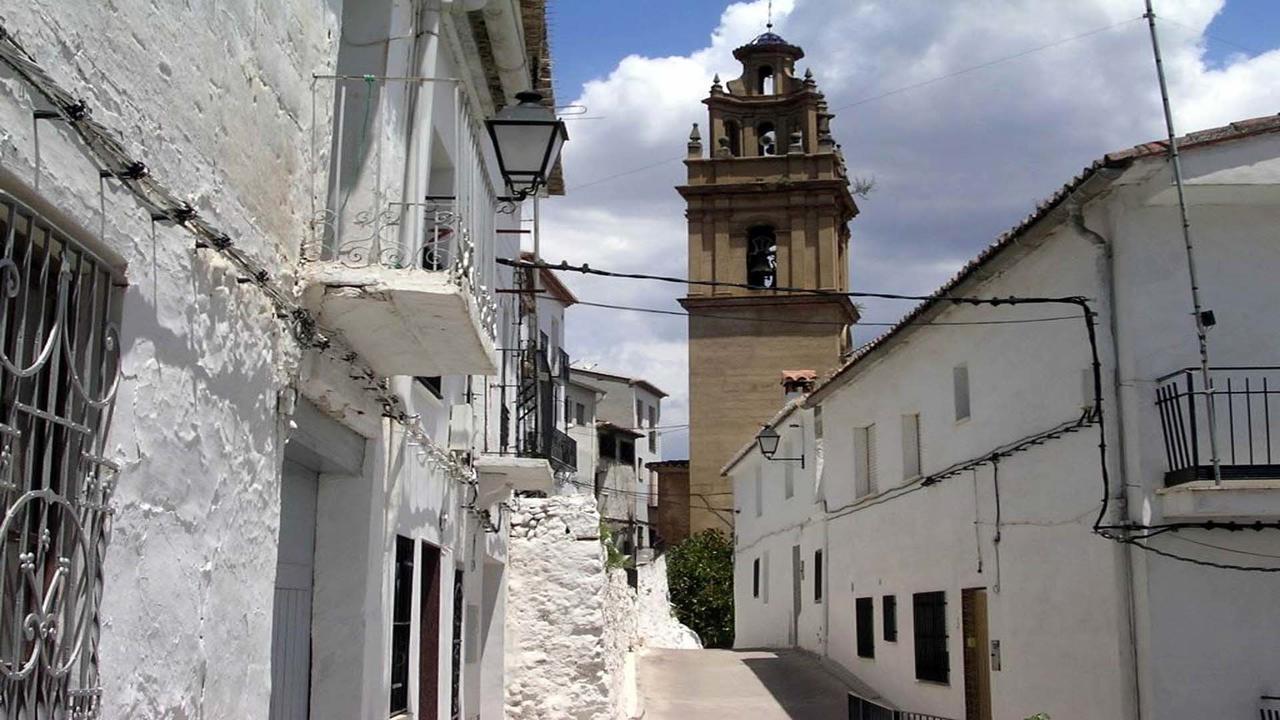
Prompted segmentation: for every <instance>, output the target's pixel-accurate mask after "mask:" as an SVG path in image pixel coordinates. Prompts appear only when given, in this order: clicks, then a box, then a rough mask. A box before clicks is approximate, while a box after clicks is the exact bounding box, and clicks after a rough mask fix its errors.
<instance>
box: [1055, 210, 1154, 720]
mask: <svg viewBox="0 0 1280 720" xmlns="http://www.w3.org/2000/svg"><path fill="white" fill-rule="evenodd" d="M1068 208H1069V212H1070V222H1071V225H1072V227H1073V228H1075V229H1076V231H1078V232H1079V233H1080V234H1081V235H1084V236H1085V237H1086V238H1087V239H1088V240H1089V241H1090V242H1092V243H1093V244H1094V245H1095V246H1096V247H1098V248H1099V249H1100V250H1101V251H1102V254H1103V264H1102V276H1103V277H1102V286H1103V290H1104V291H1105V292H1106V303H1107V330H1108V332H1110V334H1111V394H1112V396H1113V397H1114V398H1115V407H1116V412H1115V415H1116V422H1115V425H1114V427H1115V429H1116V445H1115V447H1116V448H1117V449H1118V450H1119V451H1120V462H1119V463H1117V464H1116V470H1117V471H1118V475H1119V480H1120V482H1119V492H1118V493H1117V496H1116V498H1115V500H1116V513H1115V514H1116V515H1117V516H1118V517H1119V520H1120V521H1121V522H1120V523H1117V524H1128V522H1129V482H1128V474H1129V473H1128V462H1127V459H1128V457H1129V454H1128V448H1127V446H1126V443H1125V428H1124V424H1125V413H1124V392H1123V383H1122V382H1121V380H1120V332H1119V330H1120V329H1119V313H1117V312H1116V273H1115V252H1114V250H1115V246H1114V244H1113V243H1112V242H1111V241H1110V240H1108V239H1107V238H1105V237H1103V236H1102V235H1101V234H1100V233H1098V232H1096V231H1095V230H1093V229H1091V228H1090V227H1089V226H1088V225H1086V224H1085V219H1084V213H1083V212H1081V209H1080V204H1079V202H1078V201H1073V202H1072V203H1070V205H1069V206H1068ZM1119 549H1120V558H1121V559H1120V567H1121V571H1122V572H1123V574H1124V586H1125V600H1126V607H1125V610H1126V615H1127V617H1126V620H1127V623H1126V624H1127V625H1128V630H1129V652H1130V657H1131V662H1130V667H1129V669H1128V672H1127V674H1128V675H1129V678H1128V682H1129V685H1130V686H1131V692H1132V694H1133V705H1134V717H1136V718H1141V717H1143V714H1142V684H1141V677H1142V674H1141V661H1140V658H1139V655H1138V629H1137V613H1138V610H1137V598H1136V596H1135V592H1134V573H1133V550H1132V548H1130V547H1128V546H1126V545H1123V544H1121V545H1120V546H1119Z"/></svg>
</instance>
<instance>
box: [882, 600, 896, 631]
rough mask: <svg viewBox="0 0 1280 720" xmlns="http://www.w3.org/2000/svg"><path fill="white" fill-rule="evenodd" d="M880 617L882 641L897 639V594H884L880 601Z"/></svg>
mask: <svg viewBox="0 0 1280 720" xmlns="http://www.w3.org/2000/svg"><path fill="white" fill-rule="evenodd" d="M880 617H881V618H882V620H881V622H883V623H884V641H885V642H897V641H898V596H897V595H885V596H884V599H883V600H882V601H881V610H880Z"/></svg>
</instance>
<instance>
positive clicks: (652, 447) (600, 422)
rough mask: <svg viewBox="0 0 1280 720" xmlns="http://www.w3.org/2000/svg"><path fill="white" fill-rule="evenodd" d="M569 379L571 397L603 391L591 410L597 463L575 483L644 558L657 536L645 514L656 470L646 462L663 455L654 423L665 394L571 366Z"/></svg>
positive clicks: (652, 499)
mask: <svg viewBox="0 0 1280 720" xmlns="http://www.w3.org/2000/svg"><path fill="white" fill-rule="evenodd" d="M569 377H570V382H571V383H572V384H573V385H574V386H575V387H576V388H578V390H575V396H576V397H579V398H582V397H583V395H582V394H581V391H582V389H587V388H590V389H595V390H599V391H602V392H603V395H601V396H599V397H598V401H597V404H596V409H595V418H596V431H597V432H596V437H597V463H596V466H595V468H594V472H593V473H592V474H587V473H586V472H584V469H583V468H579V472H578V478H579V480H578V483H579V485H580V486H584V487H590V488H591V490H592V491H593V492H595V493H596V496H597V497H598V498H599V499H600V511H601V516H602V517H603V519H604V520H605V521H606V522H609V523H611V524H613V525H615V527H616V529H619V530H622V529H623V528H625V533H626V534H627V536H628V537H627V538H626V541H627V542H629V543H630V545H629V547H632V548H634V549H635V550H637V551H640V550H644V551H646V552H644V553H642V554H640V557H642V558H643V557H647V556H649V555H651V554H652V553H651V552H649V550H650V549H651V548H652V547H653V544H654V541H655V540H656V539H657V530H656V529H655V528H654V526H653V523H652V521H651V517H650V513H651V509H652V508H655V507H657V504H658V488H657V478H658V474H657V472H656V471H655V470H653V469H651V468H649V467H647V466H648V464H649V463H650V462H653V461H656V460H660V459H661V458H662V436H661V433H660V431H659V429H658V424H659V422H660V420H661V417H662V399H663V398H665V397H667V393H666V392H664V391H663V390H661V389H660V388H658V387H657V386H655V385H654V384H653V383H650V382H649V381H647V380H644V379H641V378H631V377H626V376H624V375H614V374H611V373H606V372H600V371H597V370H584V369H580V368H573V369H572V370H571V371H570V373H569ZM576 402H578V401H575V403H576ZM572 409H573V412H574V413H576V412H577V406H576V405H574V407H573V408H572ZM588 483H590V484H589V485H588Z"/></svg>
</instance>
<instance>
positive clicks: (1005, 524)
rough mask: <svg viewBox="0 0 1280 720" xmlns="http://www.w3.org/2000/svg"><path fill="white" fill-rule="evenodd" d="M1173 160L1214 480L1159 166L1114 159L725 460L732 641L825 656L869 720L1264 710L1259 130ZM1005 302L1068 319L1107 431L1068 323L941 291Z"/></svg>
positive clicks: (1278, 648) (1273, 263)
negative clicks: (1201, 318)
mask: <svg viewBox="0 0 1280 720" xmlns="http://www.w3.org/2000/svg"><path fill="white" fill-rule="evenodd" d="M1181 145H1182V148H1183V167H1184V171H1185V173H1186V177H1187V198H1188V202H1189V213H1190V219H1191V223H1192V229H1193V233H1194V240H1195V254H1196V260H1197V261H1198V263H1199V270H1200V281H1201V286H1202V287H1201V289H1202V292H1203V296H1204V299H1205V307H1206V308H1209V309H1211V310H1212V311H1213V313H1214V315H1215V319H1216V325H1214V326H1213V327H1212V328H1211V330H1210V334H1209V338H1210V340H1209V342H1210V352H1211V358H1212V362H1213V367H1214V369H1213V370H1212V376H1213V380H1214V386H1215V390H1216V393H1217V394H1216V395H1215V396H1214V397H1215V398H1216V432H1217V437H1218V441H1219V445H1220V455H1221V465H1222V476H1223V478H1224V480H1223V482H1222V485H1221V486H1216V485H1215V483H1214V480H1213V479H1212V478H1213V473H1212V468H1211V467H1210V464H1211V463H1210V460H1209V458H1210V449H1209V447H1210V445H1209V440H1208V434H1209V433H1210V432H1211V431H1212V430H1211V428H1210V426H1209V423H1208V420H1207V418H1208V412H1207V398H1206V395H1205V394H1204V393H1203V392H1202V391H1203V389H1204V384H1203V379H1202V378H1201V377H1200V373H1199V371H1198V370H1197V369H1195V368H1196V367H1197V366H1198V364H1199V354H1198V350H1197V341H1196V335H1195V325H1194V322H1193V319H1192V317H1191V316H1190V309H1191V300H1190V292H1189V284H1188V280H1187V278H1188V274H1187V256H1186V252H1185V250H1184V247H1183V241H1182V235H1181V226H1180V222H1179V210H1178V204H1177V198H1176V193H1175V191H1174V188H1173V186H1172V181H1171V177H1172V174H1171V170H1170V166H1169V164H1168V162H1167V160H1166V150H1165V147H1164V145H1163V144H1162V143H1152V144H1149V145H1143V146H1139V147H1136V148H1134V149H1131V150H1127V151H1123V152H1119V153H1115V154H1112V155H1108V156H1106V157H1104V158H1103V159H1101V160H1099V161H1098V162H1096V163H1094V164H1093V165H1091V166H1090V167H1088V168H1087V169H1086V170H1085V171H1084V173H1083V174H1082V175H1080V176H1079V177H1077V178H1075V179H1074V180H1072V181H1071V182H1069V183H1068V184H1067V185H1066V186H1065V187H1064V188H1062V189H1061V190H1060V191H1059V192H1057V193H1056V194H1055V195H1054V196H1053V197H1051V198H1050V199H1049V200H1047V201H1046V202H1045V203H1043V204H1042V205H1041V206H1039V207H1038V208H1037V209H1036V211H1035V212H1034V213H1033V214H1032V215H1031V216H1030V217H1029V218H1027V219H1026V220H1025V221H1024V222H1023V223H1021V224H1019V225H1018V226H1017V227H1015V228H1013V229H1012V230H1011V231H1009V232H1008V233H1006V234H1004V235H1003V236H1001V237H1000V238H999V239H998V240H997V241H996V242H995V243H994V244H993V245H991V246H990V247H989V248H988V249H987V250H985V251H984V252H983V253H982V255H980V256H979V257H978V258H977V259H975V260H974V261H972V262H971V263H969V264H968V265H967V266H966V267H965V268H964V269H963V270H962V271H961V272H960V273H959V274H958V275H957V276H956V277H955V278H954V279H953V280H952V281H950V282H949V283H947V284H946V285H945V286H944V287H942V288H940V289H939V290H938V291H936V292H935V293H934V294H933V296H932V297H931V298H930V299H929V300H927V301H925V302H923V303H921V304H920V305H919V306H918V307H916V308H915V309H914V310H913V311H912V312H911V313H909V314H908V315H907V316H906V318H905V319H904V320H903V321H902V322H901V323H899V324H898V325H897V326H895V327H894V328H893V329H891V330H890V331H889V332H887V333H886V334H885V335H883V336H881V337H880V338H878V339H877V340H875V341H873V342H871V343H870V344H868V345H866V346H864V347H862V348H861V349H859V350H858V351H857V352H856V353H855V354H854V356H853V357H852V358H851V359H850V360H849V361H848V362H847V363H846V364H844V365H843V366H842V367H840V368H839V369H838V370H837V371H836V372H835V373H834V374H833V375H831V376H830V377H828V378H827V379H825V381H823V382H822V383H821V384H820V385H819V386H818V387H817V388H816V390H814V391H813V392H812V393H810V394H808V395H807V397H805V398H804V399H803V400H797V401H792V402H790V403H789V404H787V405H786V406H785V408H784V409H783V410H782V411H781V412H780V413H779V414H778V415H777V416H775V417H774V418H773V419H772V420H771V421H770V427H772V428H773V429H774V430H775V431H776V433H777V434H778V435H779V436H780V447H779V448H778V449H777V450H776V451H775V452H774V453H773V458H772V459H769V458H766V457H764V456H762V455H761V452H760V447H759V443H752V444H749V445H746V446H745V447H744V448H743V450H742V451H741V452H740V453H739V454H738V455H737V456H736V457H735V458H734V459H733V460H732V461H731V462H730V463H729V464H728V465H727V466H726V468H725V472H726V473H727V474H728V475H729V476H730V477H731V478H732V479H733V484H734V498H735V507H736V508H737V511H738V516H737V517H738V524H737V535H736V538H735V542H736V556H735V603H736V640H735V642H736V644H737V645H738V646H740V647H752V646H760V645H767V646H789V645H799V646H800V647H803V648H806V649H809V650H811V651H813V652H815V653H818V654H820V655H822V656H824V657H825V658H827V659H829V660H830V661H832V662H833V663H835V664H836V665H838V666H839V667H841V668H843V669H844V670H846V671H848V672H849V673H851V674H852V675H853V676H855V677H856V678H857V680H858V681H860V683H861V684H862V685H865V686H866V688H867V690H866V691H865V692H864V693H862V695H865V698H863V699H856V700H854V703H855V705H856V706H857V707H856V708H855V709H857V710H859V711H863V712H873V711H874V709H873V703H874V704H880V705H883V706H888V707H891V708H900V709H903V710H906V711H909V712H914V713H920V714H921V715H919V716H913V717H939V718H952V719H956V720H958V719H959V718H999V719H1001V720H1004V719H1010V718H1017V719H1021V718H1026V717H1029V716H1031V715H1033V714H1036V713H1041V712H1044V713H1047V714H1048V715H1049V716H1051V717H1053V718H1117V719H1119V718H1150V719H1155V718H1159V719H1160V720H1166V719H1170V718H1172V719H1175V720H1178V719H1185V720H1200V719H1203V718H1211V717H1212V718H1227V717H1241V718H1243V717H1257V716H1258V715H1259V713H1260V712H1262V711H1264V710H1271V711H1274V710H1275V708H1276V706H1275V702H1276V701H1275V700H1274V699H1273V698H1274V697H1275V696H1277V695H1280V674H1278V673H1277V669H1278V668H1280V619H1278V618H1280V616H1277V614H1276V611H1275V609H1276V608H1277V607H1280V573H1277V572H1276V571H1275V569H1276V568H1278V567H1280V525H1278V524H1277V523H1278V521H1280V464H1278V463H1277V461H1278V459H1280V407H1278V406H1277V403H1276V400H1277V398H1276V397H1274V394H1275V392H1276V387H1277V385H1280V371H1278V370H1276V367H1277V366H1280V355H1278V353H1280V349H1278V346H1277V344H1276V342H1275V338H1276V337H1277V335H1278V334H1280V319H1277V315H1276V313H1275V308H1276V307H1277V306H1280V285H1277V283H1276V282H1275V278H1276V277H1277V275H1280V244H1278V243H1277V237H1276V228H1277V227H1280V117H1266V118H1259V119H1256V120H1249V121H1244V122H1239V123H1235V124H1232V125H1229V126H1226V127H1223V128H1218V129H1214V130H1208V131H1204V132H1199V133H1193V134H1191V135H1189V136H1186V137H1184V138H1183V139H1182V140H1181ZM1009 297H1016V298H1041V299H1045V298H1083V299H1085V300H1087V305H1088V307H1089V308H1091V310H1092V311H1094V312H1096V313H1097V315H1096V323H1095V331H1096V338H1097V341H1096V349H1097V358H1098V361H1099V363H1100V367H1099V370H1100V372H1099V374H1098V379H1099V380H1100V383H1099V386H1100V389H1101V403H1100V404H1101V410H1102V414H1101V415H1099V414H1098V413H1097V412H1096V409H1095V405H1094V403H1095V395H1094V390H1095V385H1094V373H1093V368H1092V365H1093V354H1092V352H1091V344H1090V339H1089V332H1088V328H1087V326H1086V321H1085V319H1084V317H1083V312H1082V307H1083V306H1082V305H1081V304H1079V303H1078V302H1076V301H1069V302H1037V303H1026V304H1023V303H1018V304H1009V303H1002V304H991V303H976V304H973V303H968V302H963V301H961V302H957V301H956V299H963V298H969V299H995V298H1009ZM1189 388H1190V390H1191V391H1192V392H1191V393H1189V392H1188V389H1189ZM745 440H747V439H746V438H744V441H745ZM1104 440H1105V449H1104V450H1102V451H1101V452H1100V447H1099V446H1100V443H1101V442H1102V441H1104ZM800 456H803V457H804V458H805V463H804V465H803V467H801V466H800V464H799V462H798V461H787V460H783V458H786V457H800ZM1104 462H1105V474H1104V466H1103V463H1104ZM1104 498H1105V500H1104Z"/></svg>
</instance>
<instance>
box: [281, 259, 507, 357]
mask: <svg viewBox="0 0 1280 720" xmlns="http://www.w3.org/2000/svg"><path fill="white" fill-rule="evenodd" d="M306 281H307V287H306V290H305V292H304V295H303V297H304V302H305V303H306V305H307V307H308V308H309V309H311V310H312V311H313V312H315V313H316V315H317V316H318V318H319V320H320V323H321V324H322V325H323V326H324V327H328V328H332V329H334V330H337V331H338V332H340V333H342V336H343V337H344V338H345V339H346V341H347V342H348V343H350V344H351V347H352V349H354V350H355V351H356V352H358V353H360V355H361V356H363V357H364V358H366V359H367V360H368V362H369V365H370V366H371V367H372V368H373V369H374V371H376V372H377V373H378V374H380V375H384V376H388V377H389V376H394V375H415V376H433V375H493V374H496V373H497V360H496V358H497V353H496V351H495V349H494V343H493V339H492V338H491V337H489V334H488V332H487V331H486V330H485V329H484V325H483V323H482V322H481V319H480V313H479V310H478V308H477V304H476V301H475V298H473V297H472V296H471V294H470V293H469V292H468V291H466V290H464V289H463V288H461V287H459V286H458V285H457V284H456V283H454V282H452V281H451V280H450V278H449V274H448V273H447V272H445V271H430V270H419V269H406V268H386V267H380V266H371V267H363V268H349V267H346V266H344V265H342V264H341V263H337V262H318V263H315V264H313V265H312V266H311V267H309V268H308V270H307V273H306Z"/></svg>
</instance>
